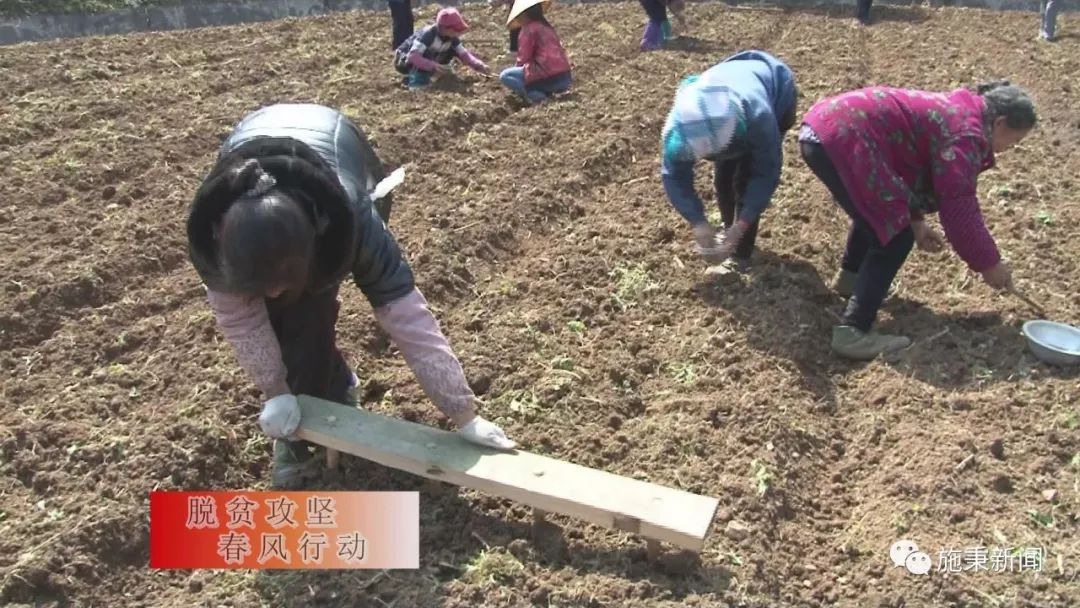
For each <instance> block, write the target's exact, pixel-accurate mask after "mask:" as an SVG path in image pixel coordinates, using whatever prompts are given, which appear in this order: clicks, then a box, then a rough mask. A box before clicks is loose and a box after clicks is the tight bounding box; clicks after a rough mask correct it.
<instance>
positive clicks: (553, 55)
mask: <svg viewBox="0 0 1080 608" xmlns="http://www.w3.org/2000/svg"><path fill="white" fill-rule="evenodd" d="M544 4H545V2H544V0H517V2H515V3H514V7H513V9H512V10H511V12H510V16H509V18H508V20H507V22H508V25H509V26H510V27H513V26H514V25H515V23H520V24H522V25H521V26H520V27H521V36H520V39H519V41H518V45H519V46H518V52H517V65H516V66H515V67H510V68H506V69H505V70H503V71H502V73H501V74H499V80H500V81H502V83H503V84H504V85H506V87H507V88H508V89H510V90H511V91H513V92H515V93H517V94H518V95H520V96H521V97H522V99H524V100H525V101H527V102H529V103H530V104H534V105H535V104H538V103H543V102H544V101H546V100H547V99H548V96H549V95H553V94H558V93H565V92H566V91H568V90H569V89H570V84H571V76H570V59H569V57H567V56H566V50H565V49H563V46H562V42H561V41H560V40H559V34H558V33H557V32H556V31H555V28H554V27H552V25H551V24H550V23H548V21H547V19H546V18H544Z"/></svg>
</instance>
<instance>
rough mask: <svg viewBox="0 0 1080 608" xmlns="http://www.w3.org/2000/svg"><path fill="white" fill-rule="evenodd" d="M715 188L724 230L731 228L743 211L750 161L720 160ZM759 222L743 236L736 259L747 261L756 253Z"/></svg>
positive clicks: (714, 175) (715, 171) (714, 181)
mask: <svg viewBox="0 0 1080 608" xmlns="http://www.w3.org/2000/svg"><path fill="white" fill-rule="evenodd" d="M713 165H714V169H713V186H715V188H716V203H717V206H719V207H720V219H721V220H722V221H723V222H724V228H731V225H732V224H734V223H735V220H737V219H738V218H739V212H740V211H742V197H743V194H744V193H745V192H746V184H747V182H748V181H749V178H750V161H748V160H745V159H741V158H736V159H733V160H718V161H716V162H714V163H713ZM758 222H759V220H754V223H753V224H750V228H749V229H747V231H746V234H744V235H743V238H742V240H741V241H739V246H738V247H737V248H736V249H735V255H734V257H736V258H738V259H742V260H745V259H747V258H749V257H750V254H752V253H754V243H755V242H756V241H757V233H758Z"/></svg>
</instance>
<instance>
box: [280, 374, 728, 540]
mask: <svg viewBox="0 0 1080 608" xmlns="http://www.w3.org/2000/svg"><path fill="white" fill-rule="evenodd" d="M299 401H300V408H301V410H302V417H301V421H300V428H299V429H298V430H297V433H296V434H297V436H298V437H300V438H301V439H306V440H308V441H311V442H313V443H317V444H320V445H323V446H325V447H327V448H331V449H335V450H339V451H341V452H346V453H348V454H353V455H355V456H359V457H361V458H364V459H366V460H371V461H373V462H377V463H379V464H382V465H384V466H388V467H393V468H395V469H401V470H403V471H408V472H409V473H413V474H415V475H420V476H422V477H427V478H430V479H438V480H440V481H445V482H448V483H453V484H455V485H459V486H464V487H467V488H473V489H476V490H480V491H483V492H487V493H489V494H494V495H497V496H503V497H506V498H509V499H511V500H515V501H517V502H520V503H523V504H526V505H529V506H531V507H534V508H536V509H539V510H541V511H547V512H550V513H561V514H563V515H568V516H571V517H576V518H578V519H582V520H585V521H588V522H591V523H594V524H597V525H601V526H606V527H608V528H615V529H618V530H622V531H624V532H632V533H634V534H639V535H641V536H644V537H646V538H652V539H655V540H658V541H663V542H668V543H671V544H673V545H676V546H679V547H683V548H685V549H690V550H692V551H699V552H700V551H701V549H702V548H703V547H704V544H705V537H706V535H707V534H708V532H709V528H710V527H711V526H712V520H713V517H714V515H715V514H716V509H717V507H718V506H719V502H720V501H719V500H718V499H716V498H712V497H708V496H700V495H698V494H692V493H690V492H684V491H682V490H676V489H673V488H667V487H664V486H660V485H657V484H652V483H648V482H644V481H639V480H636V479H630V478H627V477H622V476H619V475H614V474H611V473H607V472H604V471H599V470H596V469H590V468H588V467H583V466H579V465H576V464H573V463H570V462H566V461H563V460H556V459H554V458H548V457H546V456H541V455H538V454H531V453H529V452H525V451H522V450H517V451H514V452H500V451H498V450H494V449H489V448H483V447H480V446H476V445H473V444H471V443H469V442H467V441H465V440H464V439H463V438H461V437H460V436H459V435H458V434H457V433H451V432H447V431H443V430H441V429H436V428H432V427H429V426H424V425H421V424H416V423H413V422H408V421H405V420H399V419H397V418H390V417H387V416H382V415H379V414H374V413H371V412H366V411H363V410H360V409H357V408H354V407H349V406H345V405H341V404H337V403H333V402H330V401H324V400H322V399H316V398H314V397H310V396H308V395H302V396H300V398H299Z"/></svg>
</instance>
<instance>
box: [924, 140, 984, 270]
mask: <svg viewBox="0 0 1080 608" xmlns="http://www.w3.org/2000/svg"><path fill="white" fill-rule="evenodd" d="M985 145H986V143H985V142H984V141H981V140H977V139H975V138H972V137H965V138H962V139H960V140H958V141H955V142H952V144H951V145H948V146H945V147H943V148H942V149H941V150H940V151H938V152H937V153H936V157H935V158H934V159H933V163H932V169H933V179H934V193H935V194H936V195H937V198H938V201H939V203H938V204H939V210H938V213H939V215H940V218H941V227H942V228H943V229H944V230H945V237H946V238H947V239H949V243H951V244H952V247H953V249H954V250H955V251H956V253H957V255H959V256H960V258H961V259H962V260H964V262H966V263H967V265H968V267H969V268H971V269H972V270H974V271H975V272H982V271H984V270H987V269H989V268H991V267H993V266H995V265H996V264H997V263H998V262H1000V261H1001V254H1000V253H999V252H998V248H997V244H996V243H994V237H993V236H991V235H990V231H989V230H988V229H987V227H986V222H985V221H984V220H983V216H982V210H981V209H980V208H979V199H978V194H977V192H976V179H977V177H978V174H979V171H980V170H981V168H982V164H983V159H984V158H985V156H986V151H985V150H984V149H983V148H984V147H985Z"/></svg>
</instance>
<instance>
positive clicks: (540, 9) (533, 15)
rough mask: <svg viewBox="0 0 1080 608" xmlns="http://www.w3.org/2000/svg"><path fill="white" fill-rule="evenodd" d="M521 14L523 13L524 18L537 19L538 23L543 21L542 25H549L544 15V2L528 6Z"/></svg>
mask: <svg viewBox="0 0 1080 608" xmlns="http://www.w3.org/2000/svg"><path fill="white" fill-rule="evenodd" d="M521 14H522V15H525V18H526V19H528V20H529V21H539V22H540V23H543V24H544V25H546V26H548V27H551V24H550V23H548V20H547V18H546V17H544V3H543V2H541V3H539V4H534V5H532V6H530V7H529V8H527V9H525V10H524V11H522V13H521Z"/></svg>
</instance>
